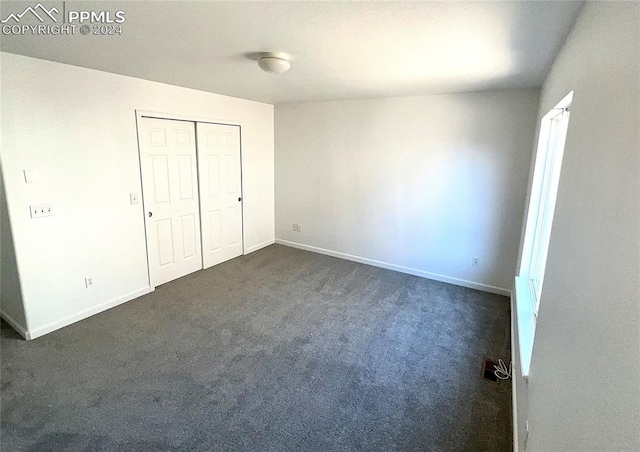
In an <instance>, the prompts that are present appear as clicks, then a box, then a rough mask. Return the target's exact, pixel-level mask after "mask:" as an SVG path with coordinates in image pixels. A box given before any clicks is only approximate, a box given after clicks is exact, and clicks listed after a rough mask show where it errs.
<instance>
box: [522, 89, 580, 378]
mask: <svg viewBox="0 0 640 452" xmlns="http://www.w3.org/2000/svg"><path fill="white" fill-rule="evenodd" d="M572 101H573V91H572V92H570V93H569V94H568V95H567V96H566V97H565V98H564V99H562V100H561V101H560V102H559V103H558V104H557V105H556V106H555V107H554V108H552V109H551V111H549V112H548V113H547V114H546V115H545V116H544V117H543V118H542V121H541V123H540V134H539V137H538V147H537V152H536V160H535V166H534V171H533V181H532V184H531V195H530V198H529V209H528V213H527V220H526V223H525V235H524V242H523V246H522V258H521V261H520V272H519V275H518V276H517V277H516V303H517V311H518V313H517V314H518V331H519V336H520V338H519V339H520V342H519V345H520V360H521V364H522V373H523V375H525V376H526V375H528V373H529V364H530V361H531V352H532V350H533V336H534V334H535V325H536V322H537V318H538V312H539V309H540V299H541V295H542V286H543V283H544V273H545V269H546V264H547V254H548V251H549V241H550V239H551V226H552V224H553V217H554V212H555V206H556V199H557V194H558V185H559V183H560V170H561V167H562V159H563V156H564V147H565V142H566V138H567V130H568V127H569V115H570V113H569V112H570V107H571V102H572Z"/></svg>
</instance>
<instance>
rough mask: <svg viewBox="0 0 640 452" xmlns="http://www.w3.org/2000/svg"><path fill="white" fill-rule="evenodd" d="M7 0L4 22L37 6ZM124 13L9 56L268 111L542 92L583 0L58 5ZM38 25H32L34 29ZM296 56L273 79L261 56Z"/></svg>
mask: <svg viewBox="0 0 640 452" xmlns="http://www.w3.org/2000/svg"><path fill="white" fill-rule="evenodd" d="M16 3H17V2H5V1H3V2H2V3H1V4H0V8H1V10H0V15H1V16H2V19H6V18H7V17H8V14H10V13H14V12H21V11H22V10H24V8H25V5H30V4H34V5H35V4H36V3H37V2H29V3H24V2H20V3H17V4H16ZM42 4H43V5H44V6H45V7H52V6H56V7H57V8H59V10H60V11H62V9H63V7H64V8H65V10H66V11H67V12H68V11H70V10H85V11H88V10H95V11H111V12H112V13H113V12H115V11H117V10H122V11H124V12H125V17H126V21H125V23H124V24H123V26H122V30H123V33H122V35H120V36H92V35H88V36H83V35H81V34H80V33H78V32H76V34H75V35H74V36H30V35H26V36H12V35H3V36H2V42H1V48H2V50H3V51H7V52H12V53H18V54H23V55H28V56H32V57H36V58H42V59H46V60H52V61H58V62H62V63H67V64H72V65H76V66H82V67H87V68H92V69H98V70H102V71H107V72H113V73H116V74H123V75H129V76H132V77H139V78H143V79H148V80H155V81H159V82H164V83H169V84H173V85H179V86H185V87H190V88H195V89H199V90H203V91H209V92H214V93H220V94H226V95H230V96H235V97H240V98H245V99H252V100H257V101H262V102H268V103H274V104H277V103H283V102H301V101H322V100H338V99H340V100H342V99H358V98H370V97H388V96H408V95H419V94H433V93H451V92H463V91H476V90H485V89H503V88H521V87H538V86H540V85H541V84H542V82H543V80H544V77H545V75H546V73H547V72H548V70H549V68H550V65H551V63H552V61H553V59H554V57H555V55H556V53H557V52H558V50H559V48H560V46H561V45H562V43H563V41H564V39H565V38H566V36H567V34H568V33H569V31H570V29H571V26H572V25H573V23H574V21H575V19H576V17H577V15H578V14H579V11H580V8H581V7H582V2H572V1H549V2H518V1H507V2H443V1H439V2H376V1H367V2H312V1H307V2H259V1H258V2H150V1H147V2H106V1H104V2H66V3H65V4H64V5H63V4H62V2H47V1H46V0H43V1H42ZM27 19H28V18H27V17H25V18H24V19H23V23H25V22H24V21H26V20H27ZM264 51H281V52H286V53H288V54H290V55H291V56H292V62H291V70H290V71H289V72H287V73H286V74H282V75H272V74H267V73H264V72H262V71H261V70H260V69H259V68H258V66H257V64H256V62H255V56H254V55H255V53H257V52H264Z"/></svg>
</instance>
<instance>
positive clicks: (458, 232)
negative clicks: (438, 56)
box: [275, 89, 539, 293]
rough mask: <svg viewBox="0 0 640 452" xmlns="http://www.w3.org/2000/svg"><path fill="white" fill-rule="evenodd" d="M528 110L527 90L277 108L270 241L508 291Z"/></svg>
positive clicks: (533, 107)
mask: <svg viewBox="0 0 640 452" xmlns="http://www.w3.org/2000/svg"><path fill="white" fill-rule="evenodd" d="M538 101H539V91H538V90H534V89H532V90H513V91H496V92H484V93H473V94H453V95H437V96H420V97H404V98H390V99H375V100H361V101H345V102H323V103H302V104H284V105H277V106H276V109H275V122H276V127H275V130H276V237H277V239H278V240H280V241H282V242H283V243H286V244H295V245H303V246H305V247H312V248H309V249H314V248H315V249H320V250H324V251H327V250H328V251H330V252H337V254H336V255H340V253H342V254H343V255H347V256H348V257H352V258H353V257H355V258H356V259H359V258H365V259H364V260H362V259H361V261H364V262H367V261H368V262H371V263H374V264H382V265H383V266H387V267H389V268H396V269H399V270H402V271H408V272H411V273H415V274H421V275H423V276H427V277H435V278H436V279H441V280H446V281H450V282H454V283H460V284H462V285H470V286H472V287H478V288H484V289H488V290H494V289H496V288H497V289H501V291H502V292H503V293H508V291H509V290H510V289H511V284H512V280H513V276H514V268H515V263H516V257H517V252H518V240H519V237H520V227H521V222H522V214H523V210H524V202H525V197H526V179H527V175H528V172H529V161H530V158H531V148H532V146H533V140H534V129H535V118H536V113H537V110H538ZM294 223H295V224H299V225H300V226H301V227H302V232H294V231H293V228H292V225H293V224H294ZM473 257H478V258H479V264H478V266H473V265H472V258H473Z"/></svg>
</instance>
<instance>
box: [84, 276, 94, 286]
mask: <svg viewBox="0 0 640 452" xmlns="http://www.w3.org/2000/svg"><path fill="white" fill-rule="evenodd" d="M84 285H85V287H86V288H87V289H89V288H91V287H93V277H91V276H87V277H85V278H84Z"/></svg>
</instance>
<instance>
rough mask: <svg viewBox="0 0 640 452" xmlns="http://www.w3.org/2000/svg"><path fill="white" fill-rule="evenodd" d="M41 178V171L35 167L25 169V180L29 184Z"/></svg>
mask: <svg viewBox="0 0 640 452" xmlns="http://www.w3.org/2000/svg"><path fill="white" fill-rule="evenodd" d="M39 180H40V171H38V170H35V169H26V170H24V181H25V182H26V183H27V184H35V183H36V182H38V181H39Z"/></svg>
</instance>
